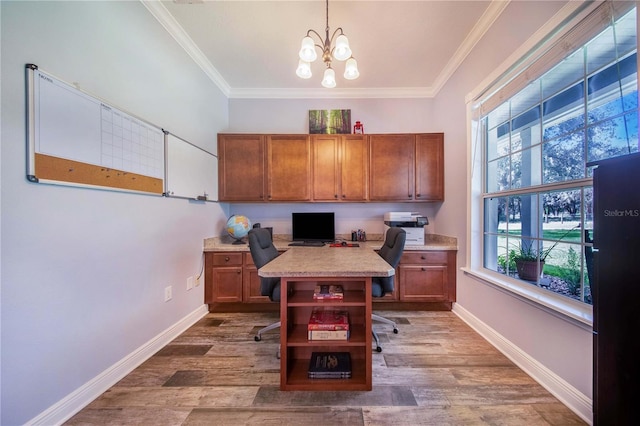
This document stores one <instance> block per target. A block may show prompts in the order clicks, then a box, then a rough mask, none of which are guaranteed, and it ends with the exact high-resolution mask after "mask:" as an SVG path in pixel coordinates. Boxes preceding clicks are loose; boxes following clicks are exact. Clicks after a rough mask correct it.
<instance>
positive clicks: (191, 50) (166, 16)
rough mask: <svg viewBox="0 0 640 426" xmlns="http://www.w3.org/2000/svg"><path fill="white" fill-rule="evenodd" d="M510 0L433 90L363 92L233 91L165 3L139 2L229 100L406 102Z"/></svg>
mask: <svg viewBox="0 0 640 426" xmlns="http://www.w3.org/2000/svg"><path fill="white" fill-rule="evenodd" d="M510 1H511V0H492V1H491V4H490V5H489V7H488V8H487V10H486V11H485V12H484V14H483V15H482V17H481V19H480V21H478V23H476V25H475V26H474V27H473V29H472V30H471V32H470V33H469V34H468V35H467V37H466V38H465V39H464V41H463V43H462V44H461V45H460V47H459V48H458V49H457V50H456V52H455V54H454V56H453V57H452V58H451V60H449V62H448V63H447V65H446V66H445V67H444V69H443V70H442V72H441V73H440V74H439V75H438V77H437V78H436V80H435V84H434V86H433V87H397V88H389V87H383V88H360V89H331V90H327V89H320V88H318V89H297V88H232V87H231V86H230V85H229V83H227V81H226V80H225V79H224V78H223V77H222V75H221V74H220V73H219V72H218V70H217V69H216V68H215V67H214V66H213V64H212V63H211V62H210V61H209V59H208V58H207V57H206V55H205V54H204V53H202V51H201V50H200V48H199V47H198V46H197V45H196V43H195V42H194V41H193V39H191V37H189V35H188V34H187V32H186V31H185V30H184V28H182V26H181V25H180V24H179V23H178V22H177V21H176V20H175V18H174V17H173V15H171V13H170V12H169V11H168V10H167V8H166V7H165V6H164V5H163V4H162V2H160V1H157V0H140V2H141V3H142V4H143V5H144V6H145V7H146V8H147V10H148V11H149V12H150V13H151V14H152V15H153V17H154V18H156V20H157V21H158V22H159V23H160V24H161V25H162V26H163V28H164V29H165V30H166V31H167V32H168V33H169V34H170V35H171V36H172V37H173V38H174V39H175V40H176V41H177V42H178V44H179V45H180V46H181V47H182V48H183V49H184V50H185V52H186V53H187V54H188V55H189V56H190V57H191V58H192V59H193V61H194V62H195V63H196V64H197V65H198V66H199V67H200V68H201V69H202V70H203V71H204V73H205V74H206V75H207V76H208V77H209V78H210V79H211V81H213V83H214V84H215V85H216V86H218V88H219V89H220V90H221V91H222V93H223V94H224V95H225V96H226V97H227V98H230V99H231V98H237V99H307V98H312V99H405V98H433V97H435V96H436V95H437V94H438V92H439V91H440V90H441V89H442V88H443V87H444V85H445V84H446V83H447V81H448V80H449V79H450V78H451V76H452V75H453V74H454V73H455V71H456V70H457V69H458V67H459V66H460V65H461V64H462V62H463V61H464V60H465V59H466V57H467V56H468V55H469V53H470V52H471V51H472V49H473V47H474V46H475V45H476V44H477V43H478V41H479V40H480V39H481V38H482V37H483V36H484V34H485V33H486V32H487V31H488V30H489V28H490V27H491V25H493V23H494V22H495V20H496V19H498V17H499V16H500V14H501V13H502V12H503V11H504V9H505V8H506V7H507V5H508V4H509V3H510Z"/></svg>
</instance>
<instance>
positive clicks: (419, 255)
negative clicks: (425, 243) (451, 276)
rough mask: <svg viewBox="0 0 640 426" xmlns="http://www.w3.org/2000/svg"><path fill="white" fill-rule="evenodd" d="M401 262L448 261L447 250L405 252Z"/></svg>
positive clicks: (441, 262) (440, 262)
mask: <svg viewBox="0 0 640 426" xmlns="http://www.w3.org/2000/svg"><path fill="white" fill-rule="evenodd" d="M400 263H404V264H413V265H416V264H418V265H420V264H425V263H439V264H443V263H444V264H446V263H447V252H444V251H429V252H425V251H422V252H414V253H412V252H406V251H405V252H404V253H402V257H401V258H400Z"/></svg>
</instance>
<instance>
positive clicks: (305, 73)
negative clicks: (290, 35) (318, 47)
mask: <svg viewBox="0 0 640 426" xmlns="http://www.w3.org/2000/svg"><path fill="white" fill-rule="evenodd" d="M296 75H297V76H298V77H300V78H311V64H309V62H306V61H303V60H302V59H300V60H299V61H298V69H296Z"/></svg>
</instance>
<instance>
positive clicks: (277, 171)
mask: <svg viewBox="0 0 640 426" xmlns="http://www.w3.org/2000/svg"><path fill="white" fill-rule="evenodd" d="M267 169H268V179H267V198H268V200H269V201H309V200H310V199H311V144H310V140H309V137H308V136H307V135H283V136H276V135H271V136H267Z"/></svg>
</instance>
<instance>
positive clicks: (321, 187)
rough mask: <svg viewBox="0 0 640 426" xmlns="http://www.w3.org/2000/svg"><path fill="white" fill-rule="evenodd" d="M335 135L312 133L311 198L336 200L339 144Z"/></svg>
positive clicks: (338, 188) (337, 196)
mask: <svg viewBox="0 0 640 426" xmlns="http://www.w3.org/2000/svg"><path fill="white" fill-rule="evenodd" d="M339 142H340V137H339V136H337V135H313V136H312V139H311V143H312V145H313V199H314V200H316V201H337V200H338V199H339V194H338V192H339V191H340V185H339V182H340V168H339V160H338V158H339V154H338V153H339V151H338V149H339V146H340V143H339Z"/></svg>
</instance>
